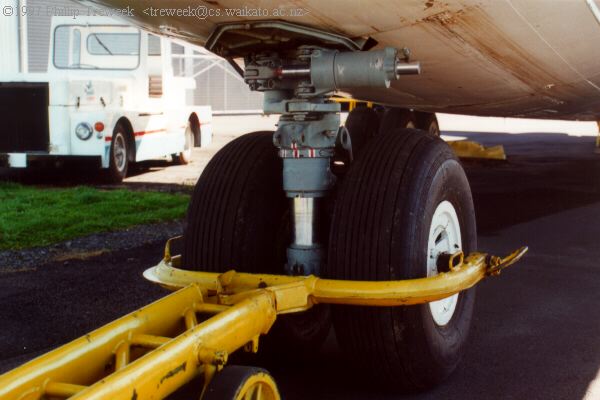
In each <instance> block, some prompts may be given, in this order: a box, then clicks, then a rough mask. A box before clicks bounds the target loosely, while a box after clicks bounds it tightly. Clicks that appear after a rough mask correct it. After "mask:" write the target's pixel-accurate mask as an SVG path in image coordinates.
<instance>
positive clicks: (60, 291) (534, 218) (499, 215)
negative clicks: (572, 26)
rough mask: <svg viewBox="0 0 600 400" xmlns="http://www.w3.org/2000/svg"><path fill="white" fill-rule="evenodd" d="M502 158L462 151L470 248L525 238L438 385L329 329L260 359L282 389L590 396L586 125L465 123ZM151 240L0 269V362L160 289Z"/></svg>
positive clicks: (593, 220)
mask: <svg viewBox="0 0 600 400" xmlns="http://www.w3.org/2000/svg"><path fill="white" fill-rule="evenodd" d="M449 134H450V135H452V134H456V135H459V136H468V137H470V138H473V139H476V140H478V141H480V142H483V143H485V144H489V145H491V144H500V143H502V144H504V145H505V148H506V151H507V154H508V156H509V160H508V161H507V162H497V161H469V162H467V161H465V162H464V165H465V169H466V171H467V175H468V177H469V180H470V183H471V186H472V190H473V194H474V199H475V205H476V212H477V220H478V226H479V249H480V250H481V251H486V252H491V253H495V254H499V255H502V254H505V253H508V252H509V251H512V250H514V249H515V248H517V247H519V246H521V245H528V246H529V247H530V252H529V254H528V255H527V256H526V258H525V259H524V260H523V261H522V262H521V263H519V264H518V265H516V266H514V267H512V268H511V269H509V270H508V271H506V272H505V273H503V274H502V275H501V276H500V277H497V278H490V279H488V280H486V281H485V282H483V283H481V284H480V285H479V286H478V289H477V301H476V308H475V317H474V321H473V329H472V331H471V337H470V345H469V347H468V350H467V352H466V355H465V358H464V360H463V362H462V364H461V365H460V367H459V369H458V370H457V371H456V372H455V373H454V374H453V375H452V376H451V377H450V379H448V381H447V382H445V383H444V384H442V385H441V386H439V387H437V388H435V389H433V390H431V391H429V392H426V393H419V394H391V393H385V392H382V391H380V390H379V389H378V388H377V387H373V386H372V385H371V382H370V381H369V379H368V378H367V377H364V376H360V375H359V374H358V373H357V372H356V371H357V370H358V369H357V368H356V364H355V362H354V361H353V360H351V359H346V358H344V356H343V354H341V352H340V351H339V349H338V347H337V344H336V341H335V336H334V335H333V334H332V335H330V337H329V339H328V341H327V342H326V344H325V346H324V347H323V349H321V350H320V351H318V352H315V353H314V354H312V355H309V356H307V357H306V358H305V359H302V360H298V359H293V358H288V357H286V355H285V354H284V353H282V354H281V357H280V358H279V359H278V360H276V362H269V363H268V365H267V367H268V368H269V370H270V371H271V372H272V373H273V375H274V376H275V379H276V380H277V382H278V384H279V386H280V389H281V391H282V393H283V395H284V397H285V398H286V399H348V400H350V399H407V400H408V399H527V400H530V399H531V400H534V399H544V400H548V399H586V400H592V399H593V400H597V399H600V371H599V370H600V266H599V265H598V260H599V259H600V245H599V244H598V243H599V242H600V155H598V154H594V153H593V145H594V139H593V138H591V137H581V138H580V137H573V136H567V135H558V134H542V133H540V134H523V135H507V134H476V133H460V132H458V133H449ZM162 245H163V243H162V241H158V242H157V243H151V244H148V245H145V246H143V247H139V248H135V249H130V250H126V251H119V252H113V253H108V254H103V255H100V256H98V257H95V258H92V259H89V260H80V261H78V260H73V261H70V262H68V263H66V264H65V263H64V262H53V263H50V264H46V265H39V266H36V267H34V268H26V269H21V270H19V269H13V270H11V271H0V326H1V327H2V328H1V329H0V372H2V371H6V370H8V369H10V368H13V367H15V366H16V365H18V364H19V363H21V362H24V361H26V360H28V359H30V358H32V357H34V356H36V355H38V354H40V353H41V352H43V351H47V350H49V349H51V348H53V347H56V346H58V345H60V344H62V343H65V342H66V341H68V340H71V339H74V338H76V337H78V336H80V335H82V334H84V333H86V332H87V331H89V330H92V329H94V328H96V327H98V326H100V325H101V324H104V323H106V322H108V321H110V320H112V319H114V318H116V317H118V316H120V315H123V314H124V313H127V312H129V311H132V310H134V309H136V308H137V307H139V306H141V305H143V304H146V303H148V302H150V301H151V300H153V299H156V298H158V297H160V296H162V295H163V294H164V293H166V292H165V291H164V290H162V289H160V288H158V287H155V286H153V285H151V284H149V283H147V282H145V281H144V280H143V278H142V276H141V272H142V271H143V270H144V269H145V268H147V267H149V266H151V265H152V264H154V263H156V262H157V261H158V260H159V259H160V257H161V252H162Z"/></svg>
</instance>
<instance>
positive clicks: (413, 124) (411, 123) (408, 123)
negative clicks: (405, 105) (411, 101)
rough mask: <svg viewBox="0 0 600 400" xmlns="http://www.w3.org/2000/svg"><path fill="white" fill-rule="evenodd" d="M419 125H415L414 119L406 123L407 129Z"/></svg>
mask: <svg viewBox="0 0 600 400" xmlns="http://www.w3.org/2000/svg"><path fill="white" fill-rule="evenodd" d="M416 128H417V126H416V125H415V123H414V121H408V122H407V123H406V129H416Z"/></svg>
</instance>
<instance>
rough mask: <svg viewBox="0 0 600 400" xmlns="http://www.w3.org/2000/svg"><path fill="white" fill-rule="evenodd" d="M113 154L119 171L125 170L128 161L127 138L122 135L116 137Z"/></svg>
mask: <svg viewBox="0 0 600 400" xmlns="http://www.w3.org/2000/svg"><path fill="white" fill-rule="evenodd" d="M113 154H114V158H115V166H116V167H117V169H118V170H119V171H123V170H124V169H125V163H126V160H127V147H126V145H125V138H124V137H123V135H121V134H120V133H119V134H117V135H116V136H115V144H114V147H113Z"/></svg>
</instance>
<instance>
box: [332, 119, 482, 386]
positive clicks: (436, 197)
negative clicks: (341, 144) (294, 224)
mask: <svg viewBox="0 0 600 400" xmlns="http://www.w3.org/2000/svg"><path fill="white" fill-rule="evenodd" d="M448 204H450V205H451V206H452V208H453V209H454V210H455V217H454V219H455V221H454V225H452V226H453V227H454V231H453V235H454V236H453V237H454V239H453V240H454V241H457V242H461V243H458V245H459V247H460V246H462V250H463V251H464V253H465V254H468V253H469V252H470V251H474V250H475V249H476V227H475V213H474V208H473V201H472V197H471V191H470V187H469V183H468V181H467V178H466V176H465V174H464V171H463V169H462V167H461V165H460V164H459V162H458V161H457V159H456V157H455V156H454V154H453V152H452V150H451V149H450V148H449V147H448V145H447V144H446V143H444V142H443V141H442V140H441V139H439V138H437V137H434V136H431V135H423V133H422V131H419V130H416V129H393V130H391V131H388V132H382V131H380V133H379V134H378V135H377V136H376V137H375V138H374V139H373V140H372V141H371V142H370V143H369V145H368V146H367V148H366V149H365V152H364V154H363V156H362V157H361V158H360V159H358V160H357V161H356V162H355V163H353V165H352V166H351V168H350V169H349V171H348V173H347V175H346V178H345V180H344V182H343V183H342V184H341V186H340V187H339V190H338V195H337V200H336V205H335V211H334V215H333V221H332V227H331V234H330V239H329V263H328V265H327V268H326V270H325V271H324V276H325V277H329V278H334V279H351V280H400V279H412V278H419V277H425V276H428V273H429V271H430V269H431V268H435V269H436V270H435V272H434V273H437V272H438V271H437V268H436V267H431V266H430V265H429V264H428V263H430V261H429V260H428V254H427V253H428V251H429V243H430V240H431V237H430V236H431V234H432V232H433V233H435V232H436V231H435V230H434V231H432V229H433V227H434V225H433V224H432V221H433V220H434V214H435V216H436V217H435V218H436V221H437V219H438V218H440V216H439V215H438V210H439V209H440V207H442V205H444V207H445V208H442V211H443V210H445V209H446V208H448V209H450V208H449V207H448ZM444 215H446V214H442V217H443V216H444ZM457 226H458V227H457ZM436 229H438V228H436ZM457 231H459V232H460V235H459V234H457V233H456V232H457ZM443 232H446V231H443ZM440 235H441V234H440ZM446 236H447V237H451V236H452V235H450V233H446ZM457 238H458V239H457ZM437 240H438V239H437V237H436V239H435V244H436V245H437V244H438V241H437ZM440 240H441V239H440ZM440 243H441V242H440ZM445 243H446V242H444V243H442V244H443V245H444V244H445ZM450 243H451V242H450V241H448V245H450ZM455 244H456V243H455ZM452 247H454V246H453V245H452ZM436 259H437V257H436ZM434 262H435V260H434ZM455 299H457V301H456V303H455V308H453V309H452V310H453V312H452V313H451V314H443V315H442V317H443V316H446V317H447V316H448V315H449V316H450V319H449V321H448V322H447V323H445V324H444V323H442V324H441V325H440V324H438V322H436V320H434V317H433V314H432V313H433V311H432V308H430V306H429V304H421V305H415V306H405V307H394V308H392V307H384V308H381V307H355V306H336V307H334V308H333V321H334V327H335V331H336V336H337V338H338V342H339V343H340V345H341V347H342V348H343V349H344V350H345V352H346V353H347V354H348V355H349V357H351V360H352V363H353V365H355V366H356V368H360V369H361V370H362V371H361V372H363V373H366V374H370V375H371V376H373V378H374V379H376V380H378V381H380V383H382V384H383V385H385V386H387V387H389V388H391V389H392V390H415V389H416V390H420V389H425V388H428V387H431V386H433V385H435V384H437V383H439V382H441V381H442V380H444V379H445V378H446V377H447V376H448V375H449V374H450V373H452V371H453V370H454V369H455V368H456V367H457V365H458V363H459V361H460V359H461V356H462V354H463V351H464V348H465V344H466V342H467V334H468V331H469V327H470V324H471V318H472V313H473V305H474V300H475V291H474V289H469V290H467V291H464V292H461V293H459V294H458V295H457V297H456V298H455ZM436 315H437V314H436ZM438 319H441V317H440V316H439V315H438Z"/></svg>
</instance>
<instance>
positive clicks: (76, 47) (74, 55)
mask: <svg viewBox="0 0 600 400" xmlns="http://www.w3.org/2000/svg"><path fill="white" fill-rule="evenodd" d="M80 64H81V31H80V30H79V29H73V39H72V40H71V65H80Z"/></svg>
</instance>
